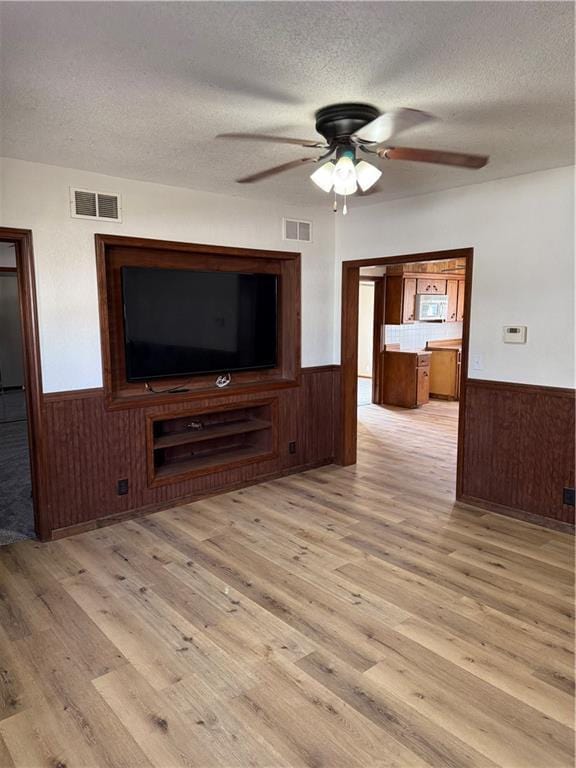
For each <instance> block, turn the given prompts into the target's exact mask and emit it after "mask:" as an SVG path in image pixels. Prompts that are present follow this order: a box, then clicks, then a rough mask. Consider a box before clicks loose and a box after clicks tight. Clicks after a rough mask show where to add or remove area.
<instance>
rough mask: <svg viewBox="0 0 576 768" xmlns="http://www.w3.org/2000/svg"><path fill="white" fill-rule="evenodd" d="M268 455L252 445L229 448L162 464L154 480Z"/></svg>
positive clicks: (263, 457)
mask: <svg viewBox="0 0 576 768" xmlns="http://www.w3.org/2000/svg"><path fill="white" fill-rule="evenodd" d="M269 453H270V450H269V449H268V448H264V449H263V448H261V447H260V448H259V447H256V446H253V445H247V446H245V447H243V448H231V449H228V450H225V451H216V452H214V453H210V454H208V455H206V454H205V455H203V456H196V457H194V456H192V457H190V458H187V459H183V460H182V461H175V462H173V463H171V464H164V465H163V466H161V467H157V468H156V472H155V474H156V479H157V480H161V479H164V478H166V477H175V476H177V475H185V474H188V473H194V472H200V471H202V470H205V469H210V468H211V467H214V468H217V467H219V466H221V465H226V464H235V463H236V462H244V461H248V460H250V459H253V458H254V459H255V458H258V457H259V456H262V459H263V460H264V459H265V458H266V456H267V455H268V454H269Z"/></svg>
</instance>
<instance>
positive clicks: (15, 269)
mask: <svg viewBox="0 0 576 768" xmlns="http://www.w3.org/2000/svg"><path fill="white" fill-rule="evenodd" d="M0 272H10V273H14V272H18V267H0Z"/></svg>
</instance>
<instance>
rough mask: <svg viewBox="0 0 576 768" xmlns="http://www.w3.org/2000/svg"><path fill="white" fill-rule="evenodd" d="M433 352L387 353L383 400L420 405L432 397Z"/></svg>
mask: <svg viewBox="0 0 576 768" xmlns="http://www.w3.org/2000/svg"><path fill="white" fill-rule="evenodd" d="M430 358H431V352H401V351H399V350H387V351H386V352H385V353H384V376H383V378H384V386H383V395H384V396H383V403H384V404H385V405H398V406H400V407H402V408H416V407H417V406H419V405H424V403H427V402H428V399H429V383H430Z"/></svg>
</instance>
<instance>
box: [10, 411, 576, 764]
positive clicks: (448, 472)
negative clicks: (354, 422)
mask: <svg viewBox="0 0 576 768" xmlns="http://www.w3.org/2000/svg"><path fill="white" fill-rule="evenodd" d="M359 413H360V419H361V428H360V455H359V463H358V465H357V466H355V467H349V468H340V467H335V466H331V467H325V468H322V469H318V470H314V471H311V472H307V473H305V474H302V475H293V476H290V477H287V478H284V479H280V480H275V481H273V482H269V483H266V484H263V485H259V486H254V487H251V488H248V489H245V490H241V491H236V492H233V493H229V494H226V495H224V496H220V497H215V498H212V499H210V500H206V501H203V502H199V503H196V504H193V505H190V506H185V507H180V508H176V509H173V510H170V511H167V512H160V513H157V514H154V515H151V516H149V517H146V518H140V519H138V520H136V521H131V522H125V523H122V524H118V525H115V526H112V527H109V528H104V529H100V530H97V531H93V532H90V533H85V534H82V535H78V536H76V537H74V538H70V539H67V540H62V541H58V542H54V543H49V544H38V543H37V542H31V541H29V542H20V543H17V544H13V545H11V546H9V547H3V548H1V549H0V765H1V766H2V768H84V767H85V766H90V767H91V768H92V767H93V768H136V767H138V768H150V767H151V766H155V767H158V768H172V767H180V766H183V767H186V768H195V767H196V766H198V767H202V768H237V767H238V768H239V767H242V768H243V767H244V766H245V767H246V768H248V766H250V767H252V768H254V767H259V768H305V767H306V768H425V767H428V768H430V767H432V768H444V766H446V767H447V768H495V766H503V767H504V768H568V766H572V764H573V736H572V730H571V729H572V723H573V709H572V707H573V700H572V693H573V659H572V629H573V620H572V604H573V603H572V586H573V548H572V539H571V538H570V537H569V536H567V535H566V534H561V533H557V532H554V531H550V530H545V529H540V528H537V527H535V526H531V525H528V524H526V523H522V522H519V521H516V520H512V519H508V518H504V517H500V516H497V515H492V514H487V513H484V512H480V511H475V510H471V509H465V508H459V507H457V506H455V505H454V504H453V502H452V497H453V489H454V472H455V446H456V413H457V410H456V405H455V404H454V403H447V402H440V401H435V402H432V403H430V404H429V405H428V406H427V407H425V408H422V409H420V410H417V411H407V410H401V409H393V408H386V409H383V408H378V407H375V406H365V407H363V408H360V409H359Z"/></svg>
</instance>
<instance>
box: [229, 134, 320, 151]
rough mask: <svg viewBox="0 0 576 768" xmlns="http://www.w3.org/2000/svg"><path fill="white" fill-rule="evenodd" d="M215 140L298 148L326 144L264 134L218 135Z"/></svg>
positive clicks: (314, 147)
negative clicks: (268, 142) (264, 142)
mask: <svg viewBox="0 0 576 768" xmlns="http://www.w3.org/2000/svg"><path fill="white" fill-rule="evenodd" d="M216 138H217V139H242V140H245V139H247V140H248V141H270V142H272V143H274V144H296V145H298V146H299V147H311V148H312V149H316V148H317V147H325V146H326V142H324V141H314V139H290V138H287V137H286V136H268V135H267V134H265V133H219V134H218V135H217V136H216Z"/></svg>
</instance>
